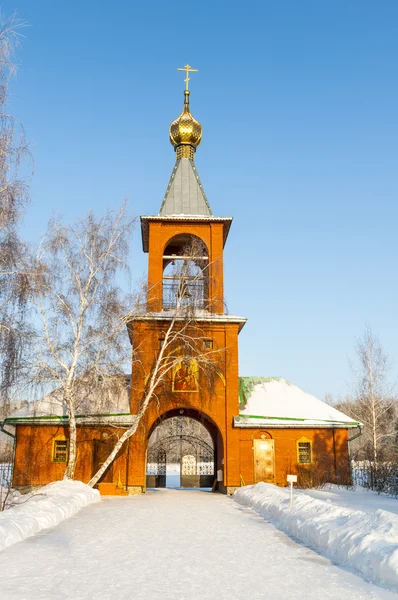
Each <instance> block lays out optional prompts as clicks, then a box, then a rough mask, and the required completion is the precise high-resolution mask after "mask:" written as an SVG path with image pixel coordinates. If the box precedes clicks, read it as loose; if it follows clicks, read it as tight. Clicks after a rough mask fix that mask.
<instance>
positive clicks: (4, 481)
mask: <svg viewBox="0 0 398 600" xmlns="http://www.w3.org/2000/svg"><path fill="white" fill-rule="evenodd" d="M11 480H12V463H8V462H5V463H0V487H5V488H6V487H9V485H10V483H11Z"/></svg>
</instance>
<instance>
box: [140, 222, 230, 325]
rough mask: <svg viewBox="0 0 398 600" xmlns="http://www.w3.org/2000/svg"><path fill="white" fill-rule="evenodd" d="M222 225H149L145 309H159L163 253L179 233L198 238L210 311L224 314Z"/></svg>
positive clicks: (155, 223)
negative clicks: (203, 249)
mask: <svg viewBox="0 0 398 600" xmlns="http://www.w3.org/2000/svg"><path fill="white" fill-rule="evenodd" d="M223 227H224V225H223V223H211V222H210V223H209V222H206V221H205V222H203V223H195V224H192V223H170V222H167V221H153V222H150V223H149V256H148V290H149V292H148V296H149V302H148V308H149V309H150V310H151V311H160V310H162V278H163V252H164V249H165V247H166V245H167V243H168V241H169V240H170V239H171V238H173V237H174V236H176V235H180V234H183V233H187V234H193V235H196V236H197V237H199V238H200V239H201V240H202V241H203V242H204V243H205V244H206V246H207V249H208V252H209V298H210V300H211V306H210V308H211V310H212V312H215V313H223V312H224V265H223Z"/></svg>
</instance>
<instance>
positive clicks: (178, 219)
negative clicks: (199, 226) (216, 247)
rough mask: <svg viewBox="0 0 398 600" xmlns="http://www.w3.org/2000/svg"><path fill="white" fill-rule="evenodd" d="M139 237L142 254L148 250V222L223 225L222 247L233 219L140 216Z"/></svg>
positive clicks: (198, 216) (191, 216)
mask: <svg viewBox="0 0 398 600" xmlns="http://www.w3.org/2000/svg"><path fill="white" fill-rule="evenodd" d="M140 219H141V236H142V249H143V251H144V252H148V250H149V222H150V221H164V222H166V223H167V222H174V223H186V222H187V221H191V222H192V221H193V222H195V223H209V222H213V223H220V222H221V223H224V231H223V245H224V246H225V243H226V241H227V237H228V233H229V230H230V228H231V224H232V221H233V217H214V216H208V217H207V216H205V215H170V216H167V217H162V216H160V215H141V217H140Z"/></svg>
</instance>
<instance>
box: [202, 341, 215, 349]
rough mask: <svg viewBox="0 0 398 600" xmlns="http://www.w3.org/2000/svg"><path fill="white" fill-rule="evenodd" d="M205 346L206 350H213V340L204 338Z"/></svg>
mask: <svg viewBox="0 0 398 600" xmlns="http://www.w3.org/2000/svg"><path fill="white" fill-rule="evenodd" d="M203 348H206V350H212V348H213V340H203Z"/></svg>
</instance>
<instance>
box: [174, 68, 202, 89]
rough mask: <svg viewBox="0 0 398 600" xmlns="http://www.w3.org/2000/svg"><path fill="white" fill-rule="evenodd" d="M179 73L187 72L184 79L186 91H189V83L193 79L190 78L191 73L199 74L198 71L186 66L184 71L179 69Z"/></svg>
mask: <svg viewBox="0 0 398 600" xmlns="http://www.w3.org/2000/svg"><path fill="white" fill-rule="evenodd" d="M177 71H185V73H186V75H187V76H186V78H185V79H184V81H185V89H186V90H187V91H188V82H189V80H190V79H191V78H190V77H189V73H197V72H198V69H192V67H191V65H185V67H183V68H182V69H177Z"/></svg>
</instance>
